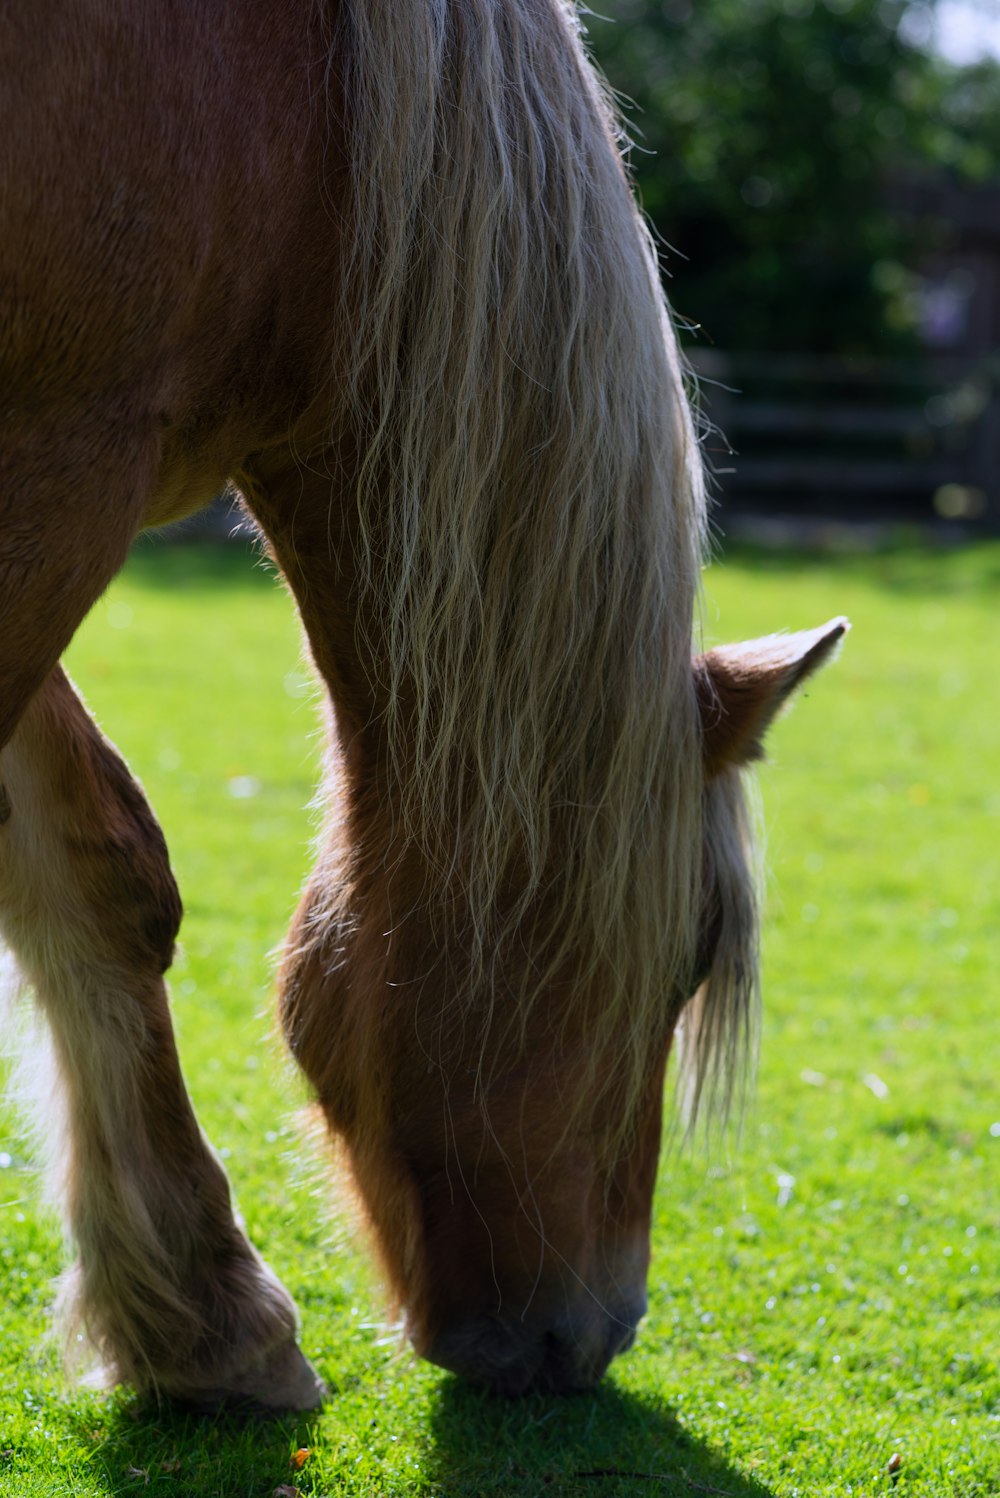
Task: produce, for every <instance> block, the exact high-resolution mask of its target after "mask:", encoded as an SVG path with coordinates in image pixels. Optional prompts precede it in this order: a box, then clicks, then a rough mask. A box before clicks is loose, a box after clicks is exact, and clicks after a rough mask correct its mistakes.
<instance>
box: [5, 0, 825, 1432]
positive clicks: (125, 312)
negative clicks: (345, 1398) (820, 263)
mask: <svg viewBox="0 0 1000 1498" xmlns="http://www.w3.org/2000/svg"><path fill="white" fill-rule="evenodd" d="M0 51H2V57H3V71H4V89H3V93H2V96H0V222H2V232H0V428H2V439H0V475H2V482H0V751H2V752H0V787H2V788H0V928H2V932H3V935H4V938H5V939H6V941H7V943H8V944H9V946H10V948H11V949H12V951H13V953H14V954H15V958H16V961H17V964H18V966H19V969H20V971H21V972H22V973H23V976H24V978H25V980H26V982H27V983H28V984H29V985H30V987H31V989H32V991H33V994H34V997H35V999H36V1001H37V1003H38V1005H39V1006H40V1008H41V1010H42V1012H43V1013H44V1015H45V1017H46V1019H47V1022H48V1025H49V1026H50V1028H51V1031H52V1035H53V1040H54V1055H55V1061H56V1076H55V1079H54V1083H53V1086H54V1094H53V1095H54V1096H55V1095H58V1096H59V1097H60V1098H61V1111H62V1115H63V1133H62V1136H61V1137H62V1139H63V1149H62V1154H61V1157H60V1158H61V1162H62V1163H61V1166H60V1171H59V1186H60V1189H61V1192H62V1196H63V1200H64V1203H65V1210H66V1215H67V1219H68V1223H69V1226H70V1229H71V1232H72V1235H73V1237H74V1239H75V1241H76V1244H77V1247H78V1253H79V1257H78V1263H77V1265H76V1267H75V1269H74V1270H73V1271H72V1272H71V1274H70V1276H69V1277H68V1281H67V1285H66V1289H65V1295H64V1299H65V1301H66V1305H67V1308H68V1310H69V1312H70V1314H71V1317H72V1319H73V1324H74V1326H75V1327H77V1328H80V1329H83V1330H85V1331H86V1333H87V1334H88V1335H89V1337H90V1339H91V1341H92V1342H93V1343H94V1344H95V1345H96V1348H97V1349H98V1352H99V1354H100V1356H101V1358H102V1360H103V1362H104V1364H105V1365H106V1367H107V1371H108V1373H109V1376H110V1377H112V1378H118V1379H129V1380H132V1381H133V1382H134V1383H135V1384H137V1385H138V1386H140V1387H145V1388H154V1389H157V1390H160V1391H162V1392H163V1393H165V1394H169V1395H173V1396H176V1397H178V1398H182V1399H186V1400H188V1401H191V1402H194V1403H196V1404H200V1405H210V1404H212V1403H214V1402H217V1401H219V1400H222V1399H245V1400H248V1401H254V1402H257V1403H259V1404H262V1405H270V1406H299V1407H307V1406H310V1405H312V1404H314V1403H315V1402H317V1400H318V1399H319V1398H320V1397H321V1393H322V1386H321V1385H320V1384H319V1382H318V1380H317V1378H316V1375H315V1374H314V1373H313V1371H312V1369H311V1368H310V1366H309V1364H308V1363H307V1362H306V1361H305V1359H304V1358H303V1357H302V1355H301V1353H300V1352H299V1351H298V1348H297V1345H296V1341H295V1313H294V1308H293V1306H292V1304H291V1301H290V1300H289V1297H288V1296H287V1294H286V1292H285V1291H284V1290H283V1289H282V1287H281V1286H280V1285H279V1284H278V1283H277V1282H276V1280H275V1279H274V1277H273V1276H272V1275H271V1274H270V1272H269V1271H268V1269H267V1268H266V1266H265V1265H264V1264H263V1263H262V1261H261V1260H260V1259H259V1258H258V1256H257V1255H256V1253H255V1252H254V1250H253V1248H252V1247H251V1246H250V1244H249V1243H248V1241H247V1239H246V1237H245V1235H244V1233H243V1231H242V1229H241V1227H240V1225H239V1223H238V1220H237V1219H236V1217H235V1216H234V1211H233V1207H232V1205H231V1202H230V1197H229V1189H228V1184H227V1182H226V1179H225V1177H224V1174H223V1172H222V1169H221V1167H220V1166H219V1164H218V1162H217V1161H216V1159H215V1157H214V1156H213V1154H212V1153H211V1151H210V1149H209V1147H208V1145H207V1144H206V1141H205V1140H204V1138H203V1136H202V1135H201V1133H200V1131H199V1128H198V1124H197V1122H196V1120H195V1117H194V1114H193V1112H192V1109H191V1106H190V1103H189V1101H188V1098H187V1095H186V1092H185V1089H184V1084H183V1082H182V1079H181V1075H180V1071H179V1068H178V1063H177V1056H176V1051H175V1048H174V1040H173V1034H172V1030H171V1023H170V1016H169V1010H168V1004H167V997H166V991H165V987H164V977H163V975H164V973H165V971H166V969H167V968H168V967H169V965H170V961H171V954H172V951H173V943H174V938H175V936H176V933H177V929H178V924H179V921H180V914H181V907H180V900H179V897H178V894H177V890H176V887H175V884H174V880H173V878H172V875H171V871H170V866H169V863H168V858H167V850H166V846H165V844H164V841H163V837H162V835H161V833H160V830H159V827H158V825H157V823H156V821H155V820H154V817H153V814H152V812H151V811H150V809H149V807H148V805H147V803H146V801H145V799H144V797H143V794H142V791H141V789H140V788H139V786H138V785H137V784H136V782H135V781H134V780H133V779H132V778H131V777H130V775H129V773H128V771H127V769H126V768H125V766H124V764H123V763H122V761H121V760H120V758H119V757H118V755H117V754H116V752H115V750H114V749H113V748H112V746H111V745H110V744H109V743H108V742H107V741H106V740H105V739H104V738H102V737H101V735H100V733H99V732H98V730H97V729H96V727H95V726H94V724H93V722H92V721H91V719H90V717H89V715H88V713H87V711H86V710H85V708H84V707H83V705H82V704H81V702H80V700H79V699H78V697H77V696H76V695H75V693H74V691H73V689H72V687H71V685H70V683H69V682H68V680H67V678H66V676H65V675H64V673H63V671H62V669H61V668H60V666H59V657H60V655H61V653H62V652H63V650H64V649H65V647H66V645H67V643H68V642H69V640H70V639H71V638H72V635H73V632H74V630H75V629H76V627H77V625H78V624H79V622H80V620H81V619H82V618H83V617H84V615H85V614H86V612H87V610H88V609H89V608H90V606H91V605H92V604H93V602H94V600H95V599H96V598H97V597H98V596H99V594H100V593H101V592H102V590H103V589H104V588H105V587H106V586H107V584H108V582H109V581H110V579H111V578H112V577H113V576H114V575H115V573H116V572H117V570H118V569H119V567H120V566H121V564H122V562H123V561H124V559H125V557H126V555H127V553H128V550H129V547H130V545H131V543H132V541H133V539H134V537H135V536H136V534H137V533H138V532H139V531H140V530H142V529H143V527H146V526H150V525H157V524H160V523H162V522H164V521H167V520H171V519H175V518H177V517H180V516H182V515H184V514H187V513H189V512H191V511H193V510H194V509H196V508H198V507H199V506H201V505H202V504H204V503H205V501H206V500H207V499H208V498H209V497H210V496H211V495H212V494H213V493H215V492H217V491H218V490H219V488H220V487H221V486H222V485H223V484H224V483H226V482H227V481H229V482H232V483H233V484H234V485H235V486H236V487H237V488H238V489H239V491H240V492H241V493H242V495H243V496H244V498H245V501H246V503H247V505H248V506H249V508H250V509H251V510H252V512H253V514H254V515H255V516H256V518H257V520H258V522H259V523H260V525H261V527H262V528H263V530H264V531H265V532H266V535H267V537H268V539H269V542H270V545H271V547H272V548H273V552H274V555H275V557H276V558H277V561H278V563H279V565H280V567H281V569H282V571H283V572H284V575H285V577H286V579H287V581H288V583H289V585H290V588H291V590H292V592H293V593H294V595H295V598H296V600H297V603H298V607H299V610H300V613H301V616H302V620H303V623H304V626H305V631H306V634H307V637H308V641H309V646H310V649H311V652H312V656H313V659H314V661H315V664H316V667H317V669H318V671H319V673H320V675H321V677H322V679H323V681H324V682H325V684H326V687H327V689H328V694H329V702H330V714H329V746H330V747H329V793H328V798H327V799H328V822H327V831H326V835H325V840H324V843H323V847H322V851H321V856H320V858H319V861H318V865H317V867H316V870H315V872H314V874H313V876H312V878H311V881H310V883H309V886H308V888H307V890H306V892H305V894H304V896H303V899H302V902H301V905H300V908H299V911H298V914H297V916H296V919H295V923H294V927H293V930H292V933H291V935H290V938H289V942H288V946H287V951H286V955H285V959H284V964H283V971H282V975H281V1013H282V1018H283V1022H284V1025H285V1029H286V1031H287V1035H288V1038H289V1041H290V1044H291V1047H292V1049H293V1051H294V1053H295V1055H296V1056H297V1058H298V1060H299V1062H300V1063H301V1065H302V1066H303V1068H304V1069H305V1071H306V1073H307V1075H308V1077H309V1078H310V1080H311V1083H312V1085H313V1087H314V1088H315V1091H316V1095H317V1097H318V1100H319V1103H320V1104H321V1106H322V1109H323V1110H324V1112H325V1115H326V1117H327V1119H328V1120H329V1123H330V1126H331V1128H332V1129H333V1130H334V1131H335V1132H336V1133H337V1134H338V1135H339V1136H341V1137H342V1139H343V1141H344V1142H345V1145H346V1150H347V1154H348V1157H349V1159H350V1162H351V1166H352V1169H353V1172H354V1175H355V1178H356V1181H357V1185H358V1188H359V1191H360V1194H361V1196H362V1199H363V1201H364V1203H365V1205H366V1208H367V1211H368V1214H369V1216H370V1218H371V1222H372V1225H373V1228H374V1232H375V1235H376V1239H377V1242H378V1244H379V1247H380V1249H381V1253H382V1255H383V1258H384V1261H385V1266H386V1269H387V1273H388V1276H389V1278H390V1281H391V1283H392V1285H393V1287H394V1290H395V1292H396V1294H397V1295H398V1297H399V1299H400V1301H401V1303H402V1305H403V1307H404V1308H405V1312H406V1317H407V1326H408V1332H409V1335H410V1337H411V1339H412V1341H413V1343H414V1345H415V1346H416V1348H417V1349H418V1351H419V1352H421V1353H423V1354H425V1355H426V1356H428V1357H430V1358H432V1359H433V1360H434V1361H436V1362H438V1363H441V1364H443V1365H444V1366H446V1367H449V1368H452V1369H455V1370H457V1371H459V1372H461V1373H463V1374H466V1375H468V1376H469V1377H471V1378H473V1379H476V1380H478V1381H481V1382H484V1383H487V1384H489V1385H491V1386H493V1387H495V1388H497V1389H500V1390H505V1391H518V1390H521V1389H525V1388H528V1387H530V1386H532V1385H539V1384H540V1385H543V1386H549V1387H554V1388H557V1389H563V1388H571V1387H576V1386H582V1385H586V1384H588V1383H591V1382H592V1381H593V1380H595V1379H597V1378H598V1377H599V1376H600V1375H601V1373H602V1372H603V1370H604V1368H605V1367H606V1365H607V1363H608V1361H609V1360H610V1358H611V1357H612V1356H613V1355H614V1354H615V1352H616V1351H618V1350H620V1349H621V1348H622V1347H624V1346H626V1345H627V1344H628V1343H629V1342H630V1340H631V1338H632V1336H633V1333H634V1328H635V1325H636V1322H637V1320H638V1318H639V1317H640V1316H641V1314H642V1311H643V1307H644V1298H645V1279H646V1270H647V1263H648V1257H649V1216H650V1199H651V1193H652V1187H653V1179H654V1174H655V1168H656V1159H657V1150H658V1143H659V1136H660V1098H661V1091H662V1082H663V1074H664V1067H665V1064H666V1059H667V1053H668V1050H669V1049H670V1045H671V1040H672V1037H673V1035H674V1033H675V1030H676V1029H677V1027H678V1022H679V1021H680V1022H681V1027H680V1028H681V1035H682V1039H683V1047H682V1050H683V1055H682V1066H683V1067H684V1068H685V1076H686V1079H687V1080H686V1083H685V1087H686V1092H687V1096H688V1099H689V1102H690V1104H691V1107H692V1108H696V1107H697V1105H698V1103H699V1101H700V1100H705V1101H708V1100H709V1098H710V1097H712V1096H715V1097H716V1100H717V1101H721V1103H722V1106H723V1108H724V1107H725V1105H726V1098H727V1096H728V1091H729V1086H730V1083H731V1080H732V1077H733V1075H734V1074H735V1073H738V1071H739V1068H740V1065H741V1056H742V1055H743V1053H744V1052H745V1050H746V1044H745V1042H746V1041H747V1039H748V1037H749V1034H750V1030H751V1022H752V1009H753V996H754V990H755V974H756V929H757V928H756V906H755V898H754V885H753V879H752V873H751V858H750V852H751V849H750V839H749V834H748V829H747V826H746V818H745V815H744V810H743V801H742V792H741V787H740V774H739V771H740V767H741V766H742V765H743V764H745V763H746V762H747V761H749V760H751V759H753V758H755V757H757V756H758V755H759V753H760V741H761V735H762V733H763V732H764V729H765V728H766V726H767V723H768V721H769V720H770V719H771V717H772V716H773V715H774V713H775V712H776V710H777V709H778V707H779V706H780V704H781V702H782V701H783V700H784V698H785V697H787V695H788V694H789V693H790V692H791V690H792V689H793V688H794V687H795V686H796V685H797V683H798V682H800V681H801V680H802V678H803V677H804V676H805V675H806V674H808V673H809V672H810V671H812V670H813V669H814V668H815V667H816V666H817V665H819V664H820V662H821V661H822V660H823V659H824V658H825V657H826V656H827V655H828V654H829V652H830V650H831V647H832V645H833V644H834V642H835V641H836V639H837V638H838V637H839V636H840V634H841V633H842V632H843V628H844V626H843V624H842V623H841V622H834V623H833V624H831V625H829V626H827V627H826V628H824V629H822V630H818V631H815V632H813V633H811V634H806V635H801V636H788V637H776V638H774V639H771V640H768V641H760V642H756V643H755V644H752V645H749V646H743V647H731V648H727V649H724V650H717V651H713V652H711V653H710V654H708V655H706V656H700V657H693V656H692V648H693V647H692V639H693V634H692V618H693V610H694V607H695V603H696V595H697V589H698V580H699V568H700V558H701V552H702V546H703V529H704V499H703V488H702V481H701V476H700V458H699V452H698V448H697V444H696V442H695V440H694V437H693V434H692V424H691V419H690V416H689V411H688V407H687V403H686V400H685V396H684V393H683V385H682V378H681V374H680V372H679V365H678V357H677V351H676V343H675V339H674V335H673V332H672V329H671V325H670V322H669V320H668V316H667V313H666V310H665V307H664V304H663V300H662V295H661V291H660V286H659V278H658V274H657V266H656V263H655V256H654V254H653V252H652V250H651V247H650V243H649V240H648V236H647V234H646V232H645V229H644V227H643V225H642V222H641V220H640V218H639V217H638V215H637V213H636V210H635V208H634V205H633V202H632V199H631V196H630V192H629V188H628V184H627V181H626V177H625V173H624V171H623V168H622V162H621V159H620V154H619V150H618V147H617V144H616V139H617V132H616V125H615V121H614V119H613V117H612V114H611V111H610V110H609V107H608V104H607V101H606V99H605V97H604V95H603V94H602V91H601V87H600V85H599V83H598V82H597V81H596V78H595V75H594V73H593V72H592V70H591V68H590V66H589V64H588V62H587V61H586V59H585V56H584V53H583V50H582V47H581V42H580V37H579V35H578V31H577V27H576V24H575V20H574V15H573V10H572V6H571V4H570V3H569V0H393V4H391V5H387V4H383V3H377V0H340V3H338V0H199V3H195V4H191V3H187V0H185V3H180V0H155V3H154V0H48V3H47V4H46V5H45V6H44V7H43V8H42V9H41V10H40V11H35V10H33V8H32V7H29V6H5V7H4V8H3V10H2V12H0ZM692 995H696V996H695V997H694V998H692V997H691V996H692ZM49 1123H50V1125H51V1126H52V1127H53V1128H54V1127H55V1125H54V1123H53V1122H52V1120H49Z"/></svg>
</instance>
